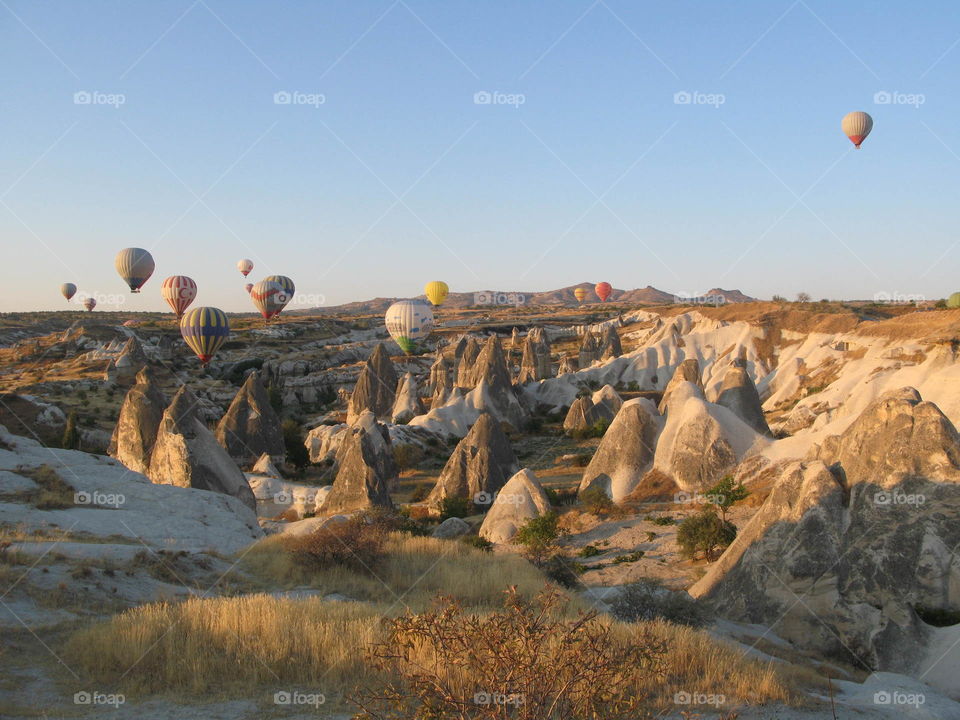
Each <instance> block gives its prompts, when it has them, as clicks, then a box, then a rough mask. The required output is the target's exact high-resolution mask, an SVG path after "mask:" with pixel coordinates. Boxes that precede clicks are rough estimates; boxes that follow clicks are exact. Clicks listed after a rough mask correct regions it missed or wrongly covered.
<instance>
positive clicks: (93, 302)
mask: <svg viewBox="0 0 960 720" xmlns="http://www.w3.org/2000/svg"><path fill="white" fill-rule="evenodd" d="M83 306H84V307H85V308H86V309H87V312H90V311H91V310H93V309H94V308H95V307H96V306H97V301H96V300H94V299H93V298H92V297H88V298H87V299H85V300H84V301H83Z"/></svg>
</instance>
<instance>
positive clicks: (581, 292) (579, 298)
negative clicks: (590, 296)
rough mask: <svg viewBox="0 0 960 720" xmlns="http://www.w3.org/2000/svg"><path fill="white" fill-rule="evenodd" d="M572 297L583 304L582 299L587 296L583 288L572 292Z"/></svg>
mask: <svg viewBox="0 0 960 720" xmlns="http://www.w3.org/2000/svg"><path fill="white" fill-rule="evenodd" d="M573 296H574V297H575V298H576V299H577V302H583V299H584V298H585V297H586V296H587V291H586V290H585V289H584V288H577V289H576V290H574V291H573Z"/></svg>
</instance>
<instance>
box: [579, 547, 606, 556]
mask: <svg viewBox="0 0 960 720" xmlns="http://www.w3.org/2000/svg"><path fill="white" fill-rule="evenodd" d="M602 554H603V550H601V549H600V548H598V547H597V546H596V545H584V546H583V547H582V548H580V552H578V553H577V555H579V556H580V557H582V558H589V557H595V556H597V555H602Z"/></svg>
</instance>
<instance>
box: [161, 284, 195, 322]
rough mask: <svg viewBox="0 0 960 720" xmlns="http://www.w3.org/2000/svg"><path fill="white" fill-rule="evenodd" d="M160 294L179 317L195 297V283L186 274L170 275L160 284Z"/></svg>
mask: <svg viewBox="0 0 960 720" xmlns="http://www.w3.org/2000/svg"><path fill="white" fill-rule="evenodd" d="M160 294H161V295H162V296H163V299H164V300H166V301H167V304H168V305H169V306H170V307H172V308H173V311H174V312H175V313H176V314H177V317H178V318H180V317H183V311H184V310H186V309H187V308H188V307H189V306H190V303H192V302H193V301H194V299H195V298H196V297H197V284H196V283H195V282H194V281H193V280H191V279H190V278H188V277H187V276H186V275H171V276H170V277H168V278H167V279H166V280H164V281H163V285H161V286H160Z"/></svg>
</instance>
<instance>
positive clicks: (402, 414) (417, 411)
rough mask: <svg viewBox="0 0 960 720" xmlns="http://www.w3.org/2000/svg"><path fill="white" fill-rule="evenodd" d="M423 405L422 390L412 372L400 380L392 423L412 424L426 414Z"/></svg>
mask: <svg viewBox="0 0 960 720" xmlns="http://www.w3.org/2000/svg"><path fill="white" fill-rule="evenodd" d="M424 412H425V411H424V409H423V403H422V402H420V388H419V387H417V380H416V378H414V377H413V373H412V372H408V373H406V374H405V375H404V376H403V377H402V378H400V384H399V386H398V387H397V399H396V401H395V402H394V403H393V413H392V416H393V417H392V421H393V422H394V423H397V424H401V425H402V424H405V423H408V422H410V421H411V420H412V419H413V418H415V417H416V416H417V415H423V413H424Z"/></svg>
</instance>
